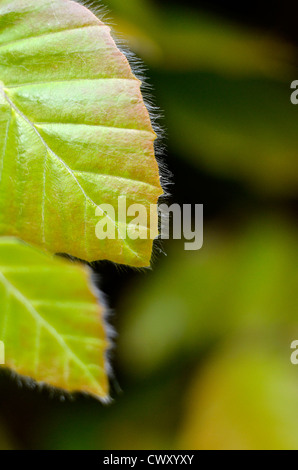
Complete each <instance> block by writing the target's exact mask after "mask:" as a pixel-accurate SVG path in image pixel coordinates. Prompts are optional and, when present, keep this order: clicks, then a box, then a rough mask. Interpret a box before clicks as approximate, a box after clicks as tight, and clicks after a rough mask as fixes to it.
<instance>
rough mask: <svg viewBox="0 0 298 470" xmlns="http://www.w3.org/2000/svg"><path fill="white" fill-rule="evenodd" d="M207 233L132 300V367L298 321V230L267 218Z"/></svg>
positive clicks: (126, 330) (173, 256) (158, 363)
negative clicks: (194, 249) (196, 249)
mask: <svg viewBox="0 0 298 470" xmlns="http://www.w3.org/2000/svg"><path fill="white" fill-rule="evenodd" d="M214 231H215V228H214ZM205 237H206V239H207V240H208V241H207V243H206V245H205V247H204V249H203V251H199V252H196V253H190V252H188V253H187V252H183V251H182V250H178V249H177V247H176V250H175V247H174V249H172V251H171V252H169V253H168V260H167V263H165V264H164V265H163V267H160V269H159V270H158V272H156V273H155V275H154V277H153V278H152V279H151V280H150V282H147V283H146V284H145V285H144V286H143V288H142V286H140V285H136V286H135V287H134V292H130V294H129V296H128V298H127V299H126V302H127V303H126V305H125V307H124V308H125V311H127V312H129V313H128V314H127V315H126V316H125V317H124V321H125V324H124V325H123V326H122V328H121V330H123V334H122V335H121V337H120V345H121V350H120V358H122V359H123V367H125V366H126V367H128V368H129V370H130V371H133V373H136V374H138V375H142V374H148V373H150V372H152V370H154V369H156V368H158V367H162V366H164V365H166V364H167V363H168V362H170V361H177V360H179V356H181V355H182V356H183V357H186V356H189V357H192V356H193V355H198V354H199V353H200V351H202V350H203V349H204V348H206V347H208V345H210V344H211V345H213V344H214V342H215V341H220V340H222V339H223V338H225V337H226V336H227V335H234V334H243V333H244V332H247V334H250V332H251V331H262V332H263V334H265V336H267V334H268V332H269V329H270V330H272V331H273V332H274V331H276V330H278V331H279V332H280V334H281V332H282V328H286V329H287V328H288V325H289V323H290V322H294V323H295V318H296V315H297V311H298V297H297V285H298V266H297V259H296V258H295V257H293V253H298V244H297V240H298V237H297V230H295V229H294V228H293V227H288V226H287V225H286V224H284V223H283V222H282V221H280V220H274V219H267V218H266V216H264V218H263V219H261V220H256V221H254V223H253V224H250V225H249V226H248V228H242V233H241V232H240V233H237V231H235V234H233V235H232V236H231V235H229V236H227V234H225V233H221V234H220V235H219V234H218V233H216V232H215V233H212V232H211V231H209V233H208V232H207V233H206V234H205ZM177 252H178V253H179V254H178V259H177ZM296 321H297V324H298V319H297V320H296ZM265 332H266V333H265ZM288 341H289V342H291V338H289V340H288ZM287 348H288V346H287V345H286V346H285V349H286V350H287ZM136 351H138V354H136Z"/></svg>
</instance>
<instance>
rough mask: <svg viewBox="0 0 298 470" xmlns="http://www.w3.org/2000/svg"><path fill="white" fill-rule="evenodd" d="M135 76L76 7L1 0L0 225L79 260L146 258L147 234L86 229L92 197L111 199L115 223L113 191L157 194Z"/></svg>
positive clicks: (146, 196)
mask: <svg viewBox="0 0 298 470" xmlns="http://www.w3.org/2000/svg"><path fill="white" fill-rule="evenodd" d="M140 85H141V82H140V81H139V80H138V79H136V77H135V76H134V75H133V73H132V71H131V69H130V66H129V63H128V61H127V59H126V58H125V56H124V55H123V54H122V53H121V52H120V51H119V50H118V49H117V47H116V45H115V43H114V41H113V39H112V37H111V35H110V29H109V27H107V26H106V25H104V24H103V23H102V22H101V21H100V20H99V19H97V18H96V17H95V16H94V15H93V14H92V13H91V12H90V11H89V10H87V9H86V8H85V7H83V6H81V5H79V4H77V3H76V2H72V1H68V0H65V1H62V0H51V1H48V0H39V1H38V2H36V1H35V0H25V1H21V0H14V1H11V0H9V1H8V0H0V181H1V184H0V234H2V235H13V236H16V237H18V238H21V239H23V240H25V241H26V242H28V243H31V244H34V245H37V246H39V247H41V248H43V249H45V250H47V251H49V252H51V253H57V252H60V253H61V252H62V253H69V254H71V255H73V256H75V257H77V258H80V259H85V260H88V261H94V260H98V259H109V260H111V261H114V262H117V263H122V264H130V265H134V266H147V265H149V263H150V258H151V250H152V240H150V239H148V240H134V241H131V240H129V239H127V238H126V239H122V238H121V237H120V236H119V237H117V238H116V240H98V239H97V237H96V234H95V227H96V224H97V223H98V222H99V217H98V216H96V215H95V211H96V208H97V206H99V205H100V204H107V203H108V204H112V205H113V206H114V207H115V211H116V222H115V225H116V229H117V231H118V229H119V228H121V229H122V230H123V227H119V226H118V222H117V221H118V214H117V208H118V206H117V204H118V198H119V197H121V196H126V198H127V205H130V204H133V203H140V204H143V205H145V206H146V208H147V209H148V213H149V205H150V204H156V203H157V201H158V198H159V196H160V195H161V194H162V189H161V186H160V178H159V171H158V165H157V162H156V160H155V156H154V140H155V138H156V135H155V133H154V131H153V129H152V125H151V122H150V117H149V114H148V111H147V109H146V107H145V105H144V102H143V99H142V95H141V91H140ZM156 225H157V223H156ZM117 233H118V232H117ZM148 238H149V237H148Z"/></svg>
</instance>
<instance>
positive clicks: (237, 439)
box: [0, 0, 298, 450]
mask: <svg viewBox="0 0 298 470" xmlns="http://www.w3.org/2000/svg"><path fill="white" fill-rule="evenodd" d="M94 3H95V4H98V3H99V2H94ZM104 3H105V5H107V7H108V9H109V10H110V13H109V14H108V17H109V18H111V21H112V23H114V24H115V27H116V30H117V32H118V33H119V35H120V36H121V37H123V38H124V39H125V40H127V42H128V45H129V46H130V47H131V48H132V50H133V51H135V52H136V54H137V55H139V56H140V57H141V58H142V59H143V60H144V62H145V64H146V66H147V68H148V70H147V71H146V76H148V82H149V84H153V88H154V92H153V94H154V96H155V99H154V101H155V102H156V103H158V105H159V106H160V107H161V109H162V110H163V114H164V119H162V120H161V124H162V125H163V126H164V127H165V128H166V131H167V151H166V152H165V157H164V159H165V161H166V164H167V165H168V166H169V168H170V170H173V172H174V180H175V183H176V184H175V185H174V186H173V187H172V188H170V189H171V191H172V197H171V202H176V201H178V202H180V203H193V204H195V203H204V210H205V243H204V247H203V249H202V250H201V251H199V252H186V251H184V249H183V242H179V241H169V242H166V243H165V246H164V249H165V251H166V253H167V257H164V256H162V255H159V256H157V260H156V261H155V264H154V266H153V270H152V271H145V272H133V271H131V270H129V269H126V270H124V269H118V268H116V267H114V266H112V265H105V264H100V265H99V266H98V272H99V273H100V274H101V277H102V281H101V284H102V288H103V290H104V291H106V293H107V295H108V302H109V303H110V304H111V305H112V307H113V308H114V309H115V314H114V316H113V317H112V318H111V321H112V322H113V323H114V324H115V326H116V329H117V331H118V333H119V338H118V340H117V348H116V349H115V351H114V354H113V366H114V369H115V376H116V377H117V380H118V381H119V385H118V384H117V381H116V379H112V385H113V387H114V389H115V392H114V397H115V401H114V403H113V404H112V405H111V406H109V407H101V406H100V405H98V403H96V402H94V401H93V400H91V399H89V398H86V397H77V399H76V400H74V401H69V400H67V401H65V402H60V401H59V396H56V395H55V394H52V395H51V394H50V393H49V392H48V391H46V390H45V391H43V392H39V393H37V392H36V391H30V390H28V389H19V388H18V387H17V386H16V384H15V382H14V381H13V380H12V379H9V377H7V376H3V377H0V390H1V392H0V401H1V403H5V407H1V414H0V416H2V420H3V428H7V430H8V431H7V432H8V434H11V436H12V437H13V439H14V445H15V447H24V448H42V449H51V448H54V449H111V450H113V449H177V448H178V449H182V448H183V449H186V448H187V449H298V437H297V436H298V434H297V431H296V428H295V423H296V422H297V413H298V403H297V397H298V369H297V367H296V368H295V366H294V365H292V364H291V362H290V356H291V349H290V345H291V342H292V341H293V340H295V339H297V338H298V317H297V313H298V308H297V307H298V295H297V281H298V269H297V252H298V250H297V243H298V242H297V239H298V238H297V231H298V227H297V219H296V217H297V208H298V192H297V187H298V186H297V182H298V167H297V165H298V163H297V162H298V159H297V144H298V133H297V129H296V128H297V109H298V108H297V107H295V106H293V105H292V104H291V103H290V94H291V90H290V84H291V82H292V81H293V80H295V79H297V78H298V68H297V44H295V42H294V41H292V42H290V41H285V39H283V38H282V37H281V35H279V34H277V31H276V30H274V28H273V26H272V28H271V29H270V31H269V30H268V28H267V26H265V24H266V22H265V21H264V22H263V23H264V24H263V26H262V18H263V19H265V18H266V19H267V17H268V12H265V13H264V14H263V16H262V12H261V10H260V7H258V9H257V10H255V16H258V18H257V20H258V21H257V23H258V28H256V27H255V26H253V24H252V23H248V20H247V23H245V21H240V20H239V21H236V20H235V16H234V12H233V11H232V9H231V7H230V10H229V8H228V6H227V5H226V4H225V5H224V9H225V10H226V11H225V18H223V17H222V16H220V15H218V16H217V15H216V13H215V12H216V9H217V6H218V4H219V2H216V1H215V0H214V1H213V2H210V4H212V5H213V7H214V8H213V10H214V11H213V13H211V12H210V11H209V10H208V11H207V9H206V8H204V9H203V7H202V8H199V6H200V5H201V2H198V7H193V6H192V7H191V6H190V3H191V2H187V1H185V2H183V3H181V2H175V1H165V0H164V1H161V0H160V1H159V0H126V1H125V2H123V1H120V0H105V2H104ZM206 3H208V2H205V4H206ZM277 3H278V4H279V5H280V7H282V5H283V3H282V2H277ZM249 8H251V9H252V11H253V6H250V7H249ZM289 15H291V13H290V9H289ZM229 17H231V18H232V17H233V18H234V19H233V21H232V20H230V19H229ZM251 17H253V15H252V14H251V15H250V18H251ZM276 22H277V24H278V22H279V17H276ZM285 23H286V24H287V23H288V24H292V19H291V18H288V19H285ZM119 388H122V389H123V393H121V392H119ZM0 439H1V438H0Z"/></svg>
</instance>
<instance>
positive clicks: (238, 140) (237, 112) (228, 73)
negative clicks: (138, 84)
mask: <svg viewBox="0 0 298 470" xmlns="http://www.w3.org/2000/svg"><path fill="white" fill-rule="evenodd" d="M106 3H107V4H108V5H109V6H110V8H111V10H112V12H113V17H114V18H115V23H116V25H117V27H116V30H118V31H120V33H122V34H124V36H125V37H126V38H127V39H128V40H129V45H130V47H132V48H133V50H134V51H135V52H136V53H137V54H139V55H140V56H141V57H142V58H143V59H144V60H145V62H146V64H148V65H150V66H151V67H152V68H153V74H152V75H153V76H152V78H153V82H154V84H155V88H156V90H157V92H156V94H157V97H158V104H159V105H160V106H161V107H162V109H165V110H166V128H167V129H168V132H169V135H170V136H171V139H172V143H171V145H172V146H176V147H177V149H178V151H179V155H181V157H182V158H183V159H185V158H186V157H187V158H188V159H190V161H191V163H192V164H193V165H198V166H199V167H206V168H207V169H208V170H210V171H212V172H216V173H220V174H226V175H229V176H231V177H233V178H235V179H240V180H243V181H244V182H246V183H249V184H250V185H251V186H252V187H253V188H254V189H255V190H257V191H262V192H265V193H269V194H271V195H272V194H276V192H279V193H281V194H297V183H298V159H297V147H298V133H297V118H296V109H295V108H294V106H293V105H292V104H291V102H290V95H291V91H290V84H291V82H292V80H293V79H294V78H295V75H294V74H295V70H296V66H295V54H296V50H295V49H294V47H293V46H292V45H290V44H288V43H285V42H284V41H282V40H277V39H276V38H274V37H271V36H269V34H268V33H262V32H261V31H259V30H249V29H247V28H241V27H239V26H237V25H235V24H233V23H230V22H228V21H226V20H218V19H216V18H214V17H212V16H210V15H206V14H205V13H202V12H199V11H196V10H191V11H189V10H187V9H185V7H183V6H179V7H178V6H172V7H171V8H169V7H168V6H166V7H164V6H163V5H162V4H161V5H158V7H157V5H155V7H154V6H153V4H152V3H151V2H149V1H147V0H135V1H129V2H125V3H123V2H120V1H119V0H109V1H107V2H106ZM141 12H142V13H141ZM181 135H183V139H182V138H181Z"/></svg>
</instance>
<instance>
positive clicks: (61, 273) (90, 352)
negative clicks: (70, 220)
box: [0, 237, 108, 400]
mask: <svg viewBox="0 0 298 470" xmlns="http://www.w3.org/2000/svg"><path fill="white" fill-rule="evenodd" d="M90 272H91V271H90ZM90 272H89V268H86V267H84V266H83V265H80V264H77V263H70V262H67V261H65V260H64V259H62V258H61V259H60V258H57V257H56V258H53V257H51V256H49V255H47V254H45V253H43V252H41V251H39V250H36V249H35V248H32V247H30V246H28V245H26V244H24V243H22V242H20V241H18V240H17V239H15V238H12V237H8V238H7V237H2V238H0V305H1V316H0V341H2V342H3V343H4V346H5V366H6V367H9V368H10V369H12V371H14V372H16V373H18V374H21V375H22V376H26V377H27V376H28V377H30V378H32V379H34V380H35V381H37V382H45V383H47V384H48V385H52V386H54V387H58V388H60V389H63V390H65V391H68V392H75V391H81V392H86V393H90V394H92V395H94V396H96V397H98V398H100V399H103V400H105V399H107V395H108V380H107V374H106V368H105V354H106V350H107V347H108V340H107V337H106V334H105V329H104V322H103V307H102V306H100V305H99V303H98V301H97V298H96V295H95V293H94V288H93V287H92V283H91V279H90Z"/></svg>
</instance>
